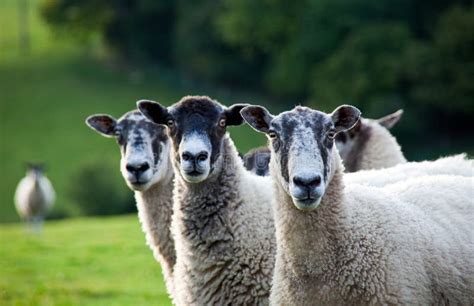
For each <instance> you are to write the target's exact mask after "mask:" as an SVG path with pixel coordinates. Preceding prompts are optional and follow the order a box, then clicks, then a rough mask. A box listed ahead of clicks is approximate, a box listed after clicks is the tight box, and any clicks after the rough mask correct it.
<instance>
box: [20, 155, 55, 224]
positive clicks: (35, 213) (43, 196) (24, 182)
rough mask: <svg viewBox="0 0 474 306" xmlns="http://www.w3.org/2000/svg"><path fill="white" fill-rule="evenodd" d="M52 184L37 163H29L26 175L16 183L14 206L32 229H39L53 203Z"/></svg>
mask: <svg viewBox="0 0 474 306" xmlns="http://www.w3.org/2000/svg"><path fill="white" fill-rule="evenodd" d="M55 198H56V194H55V192H54V189H53V185H51V182H50V181H49V180H48V178H47V177H46V176H45V175H44V172H43V167H42V166H41V165H39V164H29V165H28V169H27V171H26V176H25V177H24V178H22V179H21V181H20V182H19V183H18V187H17V188H16V192H15V206H16V210H17V212H18V214H19V215H20V217H21V218H22V219H24V220H25V221H26V222H27V225H28V226H31V229H32V230H35V231H40V230H41V225H42V223H43V220H44V218H45V216H46V214H47V212H48V211H49V210H50V209H51V207H52V206H53V204H54V200H55Z"/></svg>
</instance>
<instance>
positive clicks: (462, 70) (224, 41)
mask: <svg viewBox="0 0 474 306" xmlns="http://www.w3.org/2000/svg"><path fill="white" fill-rule="evenodd" d="M42 15H43V16H44V18H45V19H46V20H47V22H48V23H50V24H51V25H53V26H54V28H56V29H59V30H60V31H65V32H67V33H74V35H76V36H77V37H78V38H80V39H86V40H87V39H89V38H90V37H93V36H96V35H99V36H100V37H101V38H102V40H103V42H104V43H105V45H106V46H108V47H109V48H110V49H111V50H113V51H114V52H116V54H119V55H121V56H122V57H124V58H127V59H134V60H137V61H153V62H159V63H161V64H163V65H167V66H170V67H172V68H175V69H177V70H180V71H181V72H184V73H186V74H188V75H190V76H192V77H194V78H196V79H201V80H204V81H206V82H213V83H215V84H224V85H226V86H231V87H233V88H239V87H240V88H245V89H251V90H256V91H259V92H261V93H264V94H266V95H267V96H268V97H270V98H271V99H274V100H278V101H280V102H281V101H283V103H284V102H286V101H289V103H288V104H289V105H290V104H295V103H304V104H308V105H311V106H314V107H317V108H320V109H324V110H331V109H332V108H334V107H335V106H336V105H339V104H341V103H353V104H355V105H358V106H359V107H361V109H362V111H363V112H364V114H366V115H367V116H374V115H382V114H385V113H388V112H389V111H392V110H394V109H396V108H404V109H405V110H406V118H405V119H404V120H405V123H404V124H403V127H402V128H401V129H400V133H401V136H402V138H403V137H405V138H406V139H407V140H411V141H413V142H418V141H419V139H420V138H421V137H422V138H424V139H429V138H432V140H431V142H436V141H437V140H436V139H437V137H439V139H441V141H444V142H445V143H446V142H447V143H448V146H449V142H450V141H451V138H453V135H456V137H459V138H460V139H461V138H463V137H465V139H472V137H468V136H469V129H468V128H469V124H470V122H472V118H473V116H474V102H473V100H474V82H473V80H474V9H473V3H472V1H466V0H453V1H443V0H433V1H422V0H378V1H369V0H294V1H286V0H239V1H233V0H212V1H211V0H196V1H184V0H178V1H172V0H161V1H154V0H137V1H132V0H112V1H100V0H43V3H42ZM443 137H444V138H443ZM443 139H444V140H443ZM464 141H465V140H464ZM468 145H469V146H470V147H467V148H468V149H471V150H472V148H473V147H474V144H473V143H472V140H471V141H470V143H469V144H468Z"/></svg>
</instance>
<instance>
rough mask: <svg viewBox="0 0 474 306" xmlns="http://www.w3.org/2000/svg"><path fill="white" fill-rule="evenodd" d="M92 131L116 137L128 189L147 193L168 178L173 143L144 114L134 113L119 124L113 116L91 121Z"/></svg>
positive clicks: (119, 121)
mask: <svg viewBox="0 0 474 306" xmlns="http://www.w3.org/2000/svg"><path fill="white" fill-rule="evenodd" d="M86 123H87V125H88V126H89V127H91V128H92V129H94V130H95V131H97V132H99V133H100V134H101V135H103V136H106V137H115V138H116V139H117V143H118V144H119V146H120V152H121V155H122V158H121V160H120V171H121V172H122V176H123V177H124V179H125V181H126V183H127V185H128V186H129V187H130V188H131V189H133V190H138V191H144V190H146V189H148V188H149V187H150V186H151V185H153V184H155V183H157V182H159V181H160V180H161V179H162V178H164V177H166V176H167V173H166V172H167V171H169V169H167V167H161V165H162V164H166V165H167V164H168V158H169V140H168V137H167V135H166V131H165V128H164V127H162V126H159V125H156V124H154V123H153V122H151V121H149V120H148V119H146V118H145V117H144V116H143V115H142V114H141V113H140V112H138V111H131V112H128V113H126V114H125V115H123V116H122V117H121V118H120V119H119V120H115V119H114V118H113V117H111V116H109V115H93V116H90V117H89V118H87V120H86Z"/></svg>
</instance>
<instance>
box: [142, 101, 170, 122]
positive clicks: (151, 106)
mask: <svg viewBox="0 0 474 306" xmlns="http://www.w3.org/2000/svg"><path fill="white" fill-rule="evenodd" d="M137 108H138V110H139V111H140V113H142V114H143V116H145V117H146V118H147V119H148V120H150V121H152V122H154V123H156V124H166V121H167V119H168V117H169V113H168V109H167V108H166V107H164V106H162V105H161V104H160V103H158V102H155V101H151V100H140V101H137Z"/></svg>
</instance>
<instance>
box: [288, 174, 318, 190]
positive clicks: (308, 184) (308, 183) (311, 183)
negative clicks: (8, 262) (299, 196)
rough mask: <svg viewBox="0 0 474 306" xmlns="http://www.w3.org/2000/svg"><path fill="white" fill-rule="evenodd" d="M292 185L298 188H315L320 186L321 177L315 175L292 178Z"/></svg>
mask: <svg viewBox="0 0 474 306" xmlns="http://www.w3.org/2000/svg"><path fill="white" fill-rule="evenodd" d="M293 183H294V184H295V185H296V186H298V187H303V188H315V187H318V186H319V185H321V175H319V174H318V175H315V176H312V177H304V178H303V177H299V176H294V177H293Z"/></svg>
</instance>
